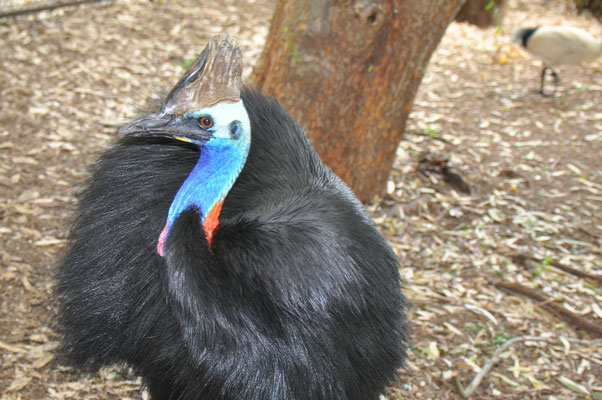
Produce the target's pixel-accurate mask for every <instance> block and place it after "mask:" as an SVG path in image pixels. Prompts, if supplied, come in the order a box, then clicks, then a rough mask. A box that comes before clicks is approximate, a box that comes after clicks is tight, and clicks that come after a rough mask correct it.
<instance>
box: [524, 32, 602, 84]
mask: <svg viewBox="0 0 602 400" xmlns="http://www.w3.org/2000/svg"><path fill="white" fill-rule="evenodd" d="M514 40H515V41H516V42H518V43H521V44H522V45H523V47H524V48H525V49H527V51H528V52H529V53H531V54H533V55H534V56H535V57H537V58H539V59H540V60H541V61H542V62H543V65H544V68H543V70H542V71H541V87H540V90H539V92H540V93H541V94H542V95H544V96H545V95H546V92H545V90H544V84H545V77H546V72H547V71H548V70H550V71H552V75H553V76H554V81H555V82H556V83H558V81H559V80H560V79H559V78H558V73H557V72H556V70H555V69H554V67H555V66H557V65H562V64H579V63H582V62H590V61H594V60H595V59H596V58H598V57H599V56H601V55H602V40H597V39H595V38H594V37H593V36H591V35H590V34H589V33H587V32H586V31H584V30H582V29H579V28H574V27H570V26H541V27H538V28H523V29H519V30H518V31H516V32H515V33H514Z"/></svg>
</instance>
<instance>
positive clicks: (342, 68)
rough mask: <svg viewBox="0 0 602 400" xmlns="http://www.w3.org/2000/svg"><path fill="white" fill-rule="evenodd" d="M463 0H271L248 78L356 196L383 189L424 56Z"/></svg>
mask: <svg viewBox="0 0 602 400" xmlns="http://www.w3.org/2000/svg"><path fill="white" fill-rule="evenodd" d="M462 2H463V0H423V1H415V0H397V1H391V0H389V1H387V0H356V1H349V0H319V1H318V0H281V2H280V3H279V6H278V7H277V9H276V12H275V14H274V17H273V20H272V25H271V28H270V31H269V34H268V38H267V42H266V45H265V48H264V50H263V53H262V55H261V57H260V59H259V62H258V64H257V66H256V67H255V70H254V71H253V76H252V79H253V80H254V83H255V84H256V85H257V86H258V87H259V88H261V89H262V90H263V92H264V93H266V94H268V95H272V96H275V97H277V98H278V100H280V102H282V104H283V105H284V106H285V107H286V108H287V109H288V110H289V111H290V112H291V113H292V115H293V116H294V117H295V119H296V120H297V121H298V122H299V123H300V124H301V125H302V126H303V127H304V129H305V131H306V132H307V134H308V136H309V138H310V140H311V141H312V142H313V144H314V146H315V147H316V149H317V151H318V153H319V154H320V156H321V158H322V160H323V161H324V162H325V163H326V164H328V165H329V166H330V167H331V168H332V169H333V170H334V172H335V173H336V174H337V175H339V176H340V177H341V178H342V179H343V180H344V181H345V182H347V184H349V186H351V188H352V189H353V191H354V192H355V193H356V195H357V196H358V197H359V198H360V200H362V201H369V200H371V199H372V198H373V197H374V196H375V195H377V194H381V193H382V191H383V189H384V188H385V187H386V182H387V179H388V177H389V173H390V170H391V167H392V165H393V160H394V158H395V152H396V149H397V146H398V144H399V141H400V140H401V137H402V135H403V132H404V129H405V124H406V120H407V117H408V114H409V113H410V110H411V108H412V103H413V102H414V96H415V95H416V90H417V89H418V85H419V84H420V81H421V80H422V76H423V75H424V72H425V69H426V66H427V64H428V61H429V58H430V56H431V54H432V53H433V51H434V50H435V48H436V47H437V45H438V44H439V41H440V40H441V37H442V36H443V33H444V32H445V29H446V28H447V26H448V24H449V23H450V22H451V21H452V19H453V17H454V15H455V14H456V12H457V11H458V9H459V8H460V5H461V4H462Z"/></svg>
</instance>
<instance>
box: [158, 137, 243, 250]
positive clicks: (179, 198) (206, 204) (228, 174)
mask: <svg viewBox="0 0 602 400" xmlns="http://www.w3.org/2000/svg"><path fill="white" fill-rule="evenodd" d="M247 153H248V147H247V148H246V149H245V148H241V147H239V146H233V145H231V144H228V143H225V141H224V140H220V139H212V140H210V141H209V142H207V143H206V144H205V145H204V146H202V147H201V154H200V157H199V160H198V161H197V163H196V165H195V166H194V168H193V170H192V171H191V172H190V174H189V175H188V177H187V178H186V180H185V181H184V183H183V184H182V186H181V187H180V190H178V193H177V194H176V197H175V198H174V200H173V202H172V203H171V206H170V208H169V213H168V215H167V222H166V224H165V227H164V228H163V232H161V236H160V237H159V241H158V243H157V252H158V253H159V255H160V256H164V250H163V246H164V244H165V240H166V239H167V236H168V234H169V230H170V228H171V226H172V225H173V223H174V221H175V220H176V219H177V218H178V216H179V215H180V214H181V213H182V211H184V210H187V209H189V208H196V209H197V211H198V213H199V217H200V222H201V223H202V224H203V228H204V231H205V235H206V237H207V241H208V242H209V244H211V238H212V235H213V231H214V229H215V228H217V225H218V218H219V213H220V211H221V205H222V203H223V201H224V199H225V197H226V195H227V194H228V192H229V191H230V189H231V188H232V185H233V184H234V181H235V180H236V178H237V177H238V175H239V174H240V171H241V170H242V167H243V166H244V163H245V160H246V158H247Z"/></svg>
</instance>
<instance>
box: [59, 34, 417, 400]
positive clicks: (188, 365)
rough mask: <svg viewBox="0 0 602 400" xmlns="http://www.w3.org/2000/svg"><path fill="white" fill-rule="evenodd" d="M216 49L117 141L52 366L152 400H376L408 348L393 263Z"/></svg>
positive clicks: (75, 233)
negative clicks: (133, 379) (106, 370)
mask: <svg viewBox="0 0 602 400" xmlns="http://www.w3.org/2000/svg"><path fill="white" fill-rule="evenodd" d="M241 71H242V55H241V51H240V49H239V47H238V46H237V45H236V43H235V42H234V41H233V39H231V38H230V37H229V36H227V35H220V36H217V37H215V38H213V39H212V40H211V41H210V42H209V44H208V46H207V48H205V50H204V51H203V52H202V53H201V55H200V56H199V58H197V60H196V61H195V62H194V63H193V64H192V66H191V67H190V68H189V70H188V71H187V72H186V73H185V75H184V76H183V77H182V78H181V79H180V81H179V82H178V83H177V84H176V86H175V87H174V88H173V89H172V91H171V92H170V93H169V95H168V96H167V98H166V99H165V101H164V102H163V104H162V105H161V107H160V109H159V110H158V111H157V112H154V113H152V114H150V115H148V116H146V117H143V118H140V119H137V120H135V121H133V122H131V123H130V124H128V125H126V126H124V127H122V128H121V129H120V133H121V137H120V138H119V139H118V140H117V142H116V143H115V144H114V145H112V147H110V148H109V150H108V151H106V153H105V154H104V155H102V156H101V158H100V160H99V161H98V162H97V163H96V165H95V166H94V168H93V171H92V173H91V176H90V178H89V179H88V182H87V184H86V187H85V189H84V191H83V193H82V194H81V198H80V202H79V211H78V213H77V216H76V220H75V222H74V226H73V228H72V230H71V233H70V246H69V249H68V252H67V254H66V255H65V257H64V259H63V260H62V262H61V263H60V265H59V269H58V273H57V299H58V304H59V314H58V327H59V331H60V333H61V336H62V346H61V347H60V352H61V354H62V355H63V356H64V359H65V360H66V361H67V362H70V363H71V364H73V365H75V366H78V367H87V368H90V369H91V370H95V369H97V368H98V367H100V366H103V365H107V364H112V363H124V364H127V365H129V366H131V367H132V368H133V369H134V370H135V372H136V373H138V374H139V375H141V376H142V377H143V381H144V383H145V385H146V386H147V388H148V390H149V392H150V394H151V397H152V399H153V400H159V399H165V400H167V399H170V400H191V399H204V400H215V399H231V400H251V399H270V400H277V399H308V400H309V399H312V400H318V399H328V400H336V399H357V400H366V399H376V398H378V395H379V394H380V393H382V391H383V390H384V388H385V386H386V384H387V383H388V382H390V381H391V379H392V378H393V377H394V376H395V375H396V370H397V369H398V368H399V367H400V366H401V365H402V364H403V359H404V356H405V348H406V345H407V340H408V326H407V322H406V317H405V311H404V310H405V300H404V298H403V296H402V294H401V291H400V288H399V274H398V262H397V259H396V257H395V255H394V253H393V252H392V250H391V249H390V248H389V247H388V245H387V243H386V242H385V240H384V238H383V237H382V236H381V235H380V234H379V233H378V231H377V230H376V229H375V226H374V225H373V223H372V222H371V220H370V218H369V217H368V215H367V214H366V212H365V211H364V209H363V207H362V205H361V204H360V203H359V201H358V200H357V199H356V198H355V197H354V195H353V194H352V192H351V191H350V189H349V188H348V187H347V186H346V185H345V184H344V183H343V182H342V181H341V180H340V179H339V178H338V177H336V176H335V175H334V174H333V173H332V172H331V171H330V169H328V167H326V166H325V165H324V164H323V163H322V162H321V161H320V159H319V157H318V155H317V154H316V152H315V151H314V149H313V148H312V147H311V145H310V144H309V142H308V140H307V138H306V137H305V135H304V133H303V131H302V129H301V128H300V126H299V125H298V124H297V123H296V122H295V121H294V120H293V119H292V118H291V116H290V115H289V114H288V113H287V112H286V111H285V110H284V109H283V108H282V107H281V105H280V104H279V103H278V102H277V101H275V100H273V99H270V98H267V97H265V96H263V95H262V94H261V93H259V92H257V91H254V90H250V89H248V88H245V87H243V86H242V83H241Z"/></svg>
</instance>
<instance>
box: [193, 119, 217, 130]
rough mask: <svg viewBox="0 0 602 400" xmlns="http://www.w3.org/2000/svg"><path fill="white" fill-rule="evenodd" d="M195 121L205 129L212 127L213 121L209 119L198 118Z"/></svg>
mask: <svg viewBox="0 0 602 400" xmlns="http://www.w3.org/2000/svg"><path fill="white" fill-rule="evenodd" d="M197 121H199V124H200V125H201V126H202V127H203V128H205V129H209V128H212V127H213V119H211V117H207V116H204V117H200V118H199V119H198V120H197Z"/></svg>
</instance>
